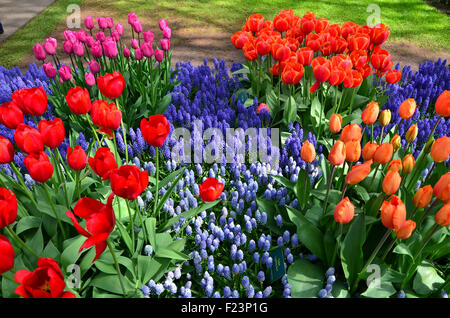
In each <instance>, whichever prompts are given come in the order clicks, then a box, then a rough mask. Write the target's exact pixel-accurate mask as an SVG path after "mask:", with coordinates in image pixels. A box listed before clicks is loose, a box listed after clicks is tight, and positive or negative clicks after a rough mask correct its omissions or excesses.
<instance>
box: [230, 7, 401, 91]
mask: <svg viewBox="0 0 450 318" xmlns="http://www.w3.org/2000/svg"><path fill="white" fill-rule="evenodd" d="M389 33H390V32H389V28H388V27H387V26H385V25H384V24H382V23H380V24H377V25H376V26H374V27H370V26H367V25H364V26H360V25H357V24H355V23H353V22H345V23H344V24H342V25H339V24H330V23H329V21H328V20H327V19H323V18H317V17H316V15H315V14H314V13H312V12H309V11H308V12H307V13H305V14H304V15H303V17H300V16H296V15H294V13H293V11H292V10H283V11H280V13H279V14H278V15H277V16H275V18H274V19H273V21H270V20H266V19H264V17H263V16H262V15H260V14H252V15H251V16H250V17H249V18H248V19H247V21H246V23H245V25H244V26H243V27H242V30H241V31H238V32H236V33H235V34H233V35H232V36H231V42H232V43H233V45H234V47H235V48H236V49H242V51H243V52H244V55H245V57H246V58H247V59H248V60H249V61H254V60H256V59H257V58H258V56H268V55H271V57H272V58H273V60H274V61H275V64H274V65H273V67H272V68H270V72H271V73H272V74H273V75H281V80H282V81H283V83H285V84H297V83H298V82H299V81H300V80H301V78H302V76H303V73H304V67H305V66H307V65H311V67H312V69H313V73H314V77H315V79H316V82H315V84H314V85H313V86H312V87H311V88H310V91H311V92H314V91H315V90H316V89H317V88H318V87H319V84H320V83H322V82H326V81H328V83H329V84H330V85H333V86H336V85H339V84H341V83H343V84H344V86H345V87H347V88H349V87H357V86H359V85H360V84H361V82H362V80H363V79H364V78H366V77H367V76H369V75H370V74H371V73H372V68H373V69H374V70H375V73H376V75H378V76H383V75H384V74H385V73H387V75H386V81H387V82H388V83H391V84H392V83H396V82H398V81H399V80H400V77H401V74H400V72H398V71H396V70H391V68H392V66H393V62H392V60H391V57H390V55H389V52H388V51H386V50H385V49H382V48H381V45H382V44H383V43H384V42H385V41H386V40H387V38H388V37H389ZM314 56H315V58H314Z"/></svg>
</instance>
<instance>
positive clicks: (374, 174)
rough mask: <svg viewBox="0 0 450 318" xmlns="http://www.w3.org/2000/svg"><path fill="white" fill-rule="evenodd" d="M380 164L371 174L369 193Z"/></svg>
mask: <svg viewBox="0 0 450 318" xmlns="http://www.w3.org/2000/svg"><path fill="white" fill-rule="evenodd" d="M380 166H381V165H380V164H378V165H377V167H376V169H375V172H374V173H373V177H372V181H371V182H370V186H369V191H370V190H372V186H373V182H374V181H375V176H376V175H377V172H378V169H379V168H380Z"/></svg>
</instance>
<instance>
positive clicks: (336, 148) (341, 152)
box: [328, 140, 347, 166]
mask: <svg viewBox="0 0 450 318" xmlns="http://www.w3.org/2000/svg"><path fill="white" fill-rule="evenodd" d="M346 153H347V152H346V150H345V144H344V142H342V141H340V140H338V141H336V143H335V144H334V145H333V147H332V148H331V150H330V153H329V154H328V161H330V163H331V164H332V165H334V166H340V165H341V164H343V163H344V162H345V157H346Z"/></svg>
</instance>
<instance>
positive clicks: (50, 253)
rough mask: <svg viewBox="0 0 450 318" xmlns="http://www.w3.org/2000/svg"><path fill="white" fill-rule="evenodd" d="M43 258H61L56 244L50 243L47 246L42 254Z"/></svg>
mask: <svg viewBox="0 0 450 318" xmlns="http://www.w3.org/2000/svg"><path fill="white" fill-rule="evenodd" d="M42 254H43V257H51V258H53V259H57V258H58V257H59V254H60V253H59V251H58V249H57V248H56V246H55V244H53V242H52V241H49V242H48V244H47V245H46V246H45V249H44V251H43V252H42Z"/></svg>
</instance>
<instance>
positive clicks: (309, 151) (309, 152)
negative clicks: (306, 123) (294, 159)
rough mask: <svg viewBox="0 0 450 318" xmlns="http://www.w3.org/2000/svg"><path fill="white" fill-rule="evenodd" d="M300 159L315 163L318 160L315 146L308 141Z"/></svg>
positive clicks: (303, 147) (304, 144)
mask: <svg viewBox="0 0 450 318" xmlns="http://www.w3.org/2000/svg"><path fill="white" fill-rule="evenodd" d="M300 157H301V158H302V159H303V160H304V161H306V162H313V161H314V159H316V150H315V149H314V145H313V144H312V143H310V142H309V141H308V140H306V141H305V142H304V143H303V146H302V149H301V151H300Z"/></svg>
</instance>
